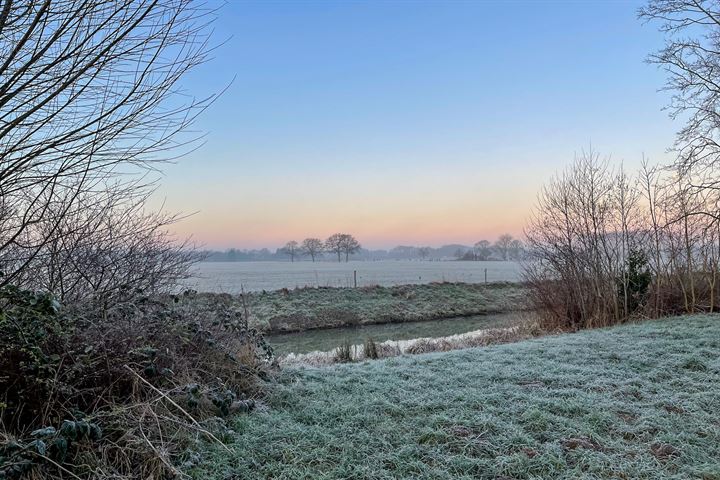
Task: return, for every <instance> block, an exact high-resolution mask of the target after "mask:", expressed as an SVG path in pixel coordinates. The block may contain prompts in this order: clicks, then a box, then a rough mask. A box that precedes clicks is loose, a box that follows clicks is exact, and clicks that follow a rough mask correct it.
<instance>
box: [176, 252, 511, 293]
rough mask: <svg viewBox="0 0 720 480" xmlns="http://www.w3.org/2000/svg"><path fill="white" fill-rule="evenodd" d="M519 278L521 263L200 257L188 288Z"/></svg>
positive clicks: (226, 289)
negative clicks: (213, 259) (208, 259)
mask: <svg viewBox="0 0 720 480" xmlns="http://www.w3.org/2000/svg"><path fill="white" fill-rule="evenodd" d="M485 270H487V281H488V282H515V281H518V280H519V279H520V265H519V264H518V263H517V262H460V261H420V260H416V261H415V260H379V261H350V262H347V263H346V262H330V261H322V262H308V261H302V262H294V263H292V262H289V261H288V262H200V263H198V264H197V265H195V266H194V267H193V270H192V278H190V279H188V280H186V281H185V282H184V285H185V287H187V288H193V289H195V290H197V291H199V292H215V293H239V292H240V291H241V289H244V290H245V291H246V292H251V291H262V290H268V291H269V290H279V289H281V288H297V287H352V286H354V285H355V278H354V273H353V272H357V284H358V286H372V285H381V286H385V287H389V286H394V285H405V284H424V283H430V282H465V283H484V282H485Z"/></svg>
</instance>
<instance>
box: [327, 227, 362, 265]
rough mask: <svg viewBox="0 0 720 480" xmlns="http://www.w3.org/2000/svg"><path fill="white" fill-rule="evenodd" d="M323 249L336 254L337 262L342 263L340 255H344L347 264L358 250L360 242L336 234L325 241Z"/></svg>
mask: <svg viewBox="0 0 720 480" xmlns="http://www.w3.org/2000/svg"><path fill="white" fill-rule="evenodd" d="M325 249H326V250H327V251H328V252H333V253H335V254H337V257H338V262H340V261H342V255H343V254H345V261H346V262H347V261H348V260H349V258H350V255H351V254H353V253H355V252H357V251H358V250H360V242H358V241H357V240H356V239H355V237H353V236H352V235H349V234H347V233H336V234H333V235H331V236H330V237H328V239H327V240H325Z"/></svg>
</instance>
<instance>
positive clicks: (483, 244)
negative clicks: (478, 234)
mask: <svg viewBox="0 0 720 480" xmlns="http://www.w3.org/2000/svg"><path fill="white" fill-rule="evenodd" d="M490 247H491V245H490V242H488V241H487V240H480V241H479V242H477V243H475V245H474V246H473V252H474V253H475V257H476V259H477V260H487V259H488V258H490V253H491V252H492V251H491V248H490Z"/></svg>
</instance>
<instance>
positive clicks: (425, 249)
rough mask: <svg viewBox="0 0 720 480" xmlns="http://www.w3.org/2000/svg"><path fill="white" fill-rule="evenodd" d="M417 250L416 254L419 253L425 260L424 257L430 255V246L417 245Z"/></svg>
mask: <svg viewBox="0 0 720 480" xmlns="http://www.w3.org/2000/svg"><path fill="white" fill-rule="evenodd" d="M417 252H418V255H420V258H422V259H423V260H425V259H426V258H427V257H428V255H430V252H432V248H430V247H419V248H418V249H417Z"/></svg>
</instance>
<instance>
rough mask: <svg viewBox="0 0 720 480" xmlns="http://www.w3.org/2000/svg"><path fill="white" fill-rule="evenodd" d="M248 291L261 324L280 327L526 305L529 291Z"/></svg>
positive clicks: (499, 287)
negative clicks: (525, 300) (524, 302)
mask: <svg viewBox="0 0 720 480" xmlns="http://www.w3.org/2000/svg"><path fill="white" fill-rule="evenodd" d="M247 297H248V303H249V307H250V311H251V315H252V318H253V320H254V321H255V322H256V323H257V325H259V326H261V327H262V328H264V329H266V330H268V331H275V332H277V331H297V330H307V329H310V328H329V327H339V326H348V325H364V324H373V323H391V322H408V321H420V320H433V319H438V318H447V317H457V316H468V315H478V314H488V313H499V312H508V311H512V310H517V309H520V308H522V307H523V300H524V297H525V291H524V288H523V287H522V286H521V285H520V284H517V283H491V284H488V285H478V284H467V283H434V284H428V285H400V286H396V287H381V286H376V287H360V288H304V289H296V290H277V291H273V292H266V293H257V292H254V293H252V294H250V295H248V296H247Z"/></svg>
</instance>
